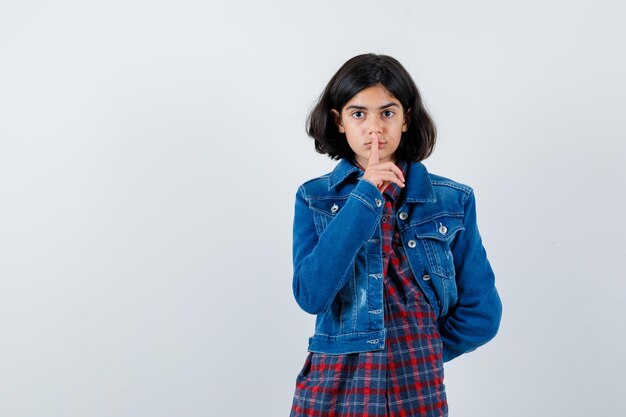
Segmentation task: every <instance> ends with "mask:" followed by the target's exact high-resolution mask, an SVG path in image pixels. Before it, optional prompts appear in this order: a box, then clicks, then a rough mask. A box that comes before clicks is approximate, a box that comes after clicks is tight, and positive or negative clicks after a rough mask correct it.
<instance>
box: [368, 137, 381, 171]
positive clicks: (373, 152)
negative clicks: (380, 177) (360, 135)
mask: <svg viewBox="0 0 626 417" xmlns="http://www.w3.org/2000/svg"><path fill="white" fill-rule="evenodd" d="M378 162H379V159H378V135H377V134H376V133H372V146H371V147H370V159H369V161H368V162H367V164H368V166H370V165H374V164H377V163H378Z"/></svg>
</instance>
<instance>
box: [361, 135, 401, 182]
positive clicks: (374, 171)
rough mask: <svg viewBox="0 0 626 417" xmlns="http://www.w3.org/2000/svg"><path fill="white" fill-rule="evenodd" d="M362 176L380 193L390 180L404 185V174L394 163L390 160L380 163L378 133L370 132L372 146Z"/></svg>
mask: <svg viewBox="0 0 626 417" xmlns="http://www.w3.org/2000/svg"><path fill="white" fill-rule="evenodd" d="M363 178H365V179H366V180H368V181H369V182H371V183H372V184H374V185H375V186H376V188H378V190H379V191H380V192H381V193H382V192H383V191H385V189H386V188H387V187H388V186H389V184H391V183H392V182H394V183H396V184H398V185H399V186H400V187H404V181H405V179H404V175H402V171H401V170H400V168H398V166H397V165H396V164H394V163H393V162H391V161H387V162H383V163H380V161H379V153H378V134H377V133H372V147H371V148H370V158H369V160H368V162H367V167H366V168H365V173H364V174H363Z"/></svg>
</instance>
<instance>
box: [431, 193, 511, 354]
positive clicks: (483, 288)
mask: <svg viewBox="0 0 626 417" xmlns="http://www.w3.org/2000/svg"><path fill="white" fill-rule="evenodd" d="M463 223H464V227H465V230H461V231H460V232H459V235H458V236H457V238H456V240H455V241H454V243H453V244H452V246H451V248H450V250H451V252H452V257H453V259H454V267H455V270H456V284H457V290H458V296H459V297H458V302H457V304H456V305H455V306H454V307H453V308H452V309H451V311H450V313H449V314H448V315H447V316H445V317H444V318H442V320H441V321H440V322H439V323H438V326H439V333H440V335H441V338H442V341H443V360H444V362H447V361H450V360H452V359H454V358H456V357H457V356H459V355H462V354H463V353H467V352H471V351H473V350H475V349H476V348H478V347H479V346H481V345H483V344H485V343H487V342H488V341H489V340H491V339H492V338H493V337H495V335H496V333H497V332H498V328H499V326H500V318H501V316H502V303H501V301H500V297H499V295H498V291H497V290H496V287H495V277H494V273H493V270H492V268H491V264H490V263H489V260H488V259H487V253H486V251H485V248H484V247H483V244H482V239H481V237H480V233H479V231H478V224H477V219H476V200H475V197H474V191H473V190H471V192H470V193H469V194H468V197H467V198H466V200H465V208H464V217H463Z"/></svg>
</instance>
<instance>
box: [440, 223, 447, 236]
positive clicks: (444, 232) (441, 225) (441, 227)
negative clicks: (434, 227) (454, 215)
mask: <svg viewBox="0 0 626 417" xmlns="http://www.w3.org/2000/svg"><path fill="white" fill-rule="evenodd" d="M447 231H448V228H447V227H446V226H444V225H443V224H441V223H439V233H441V234H442V235H445V234H446V232H447Z"/></svg>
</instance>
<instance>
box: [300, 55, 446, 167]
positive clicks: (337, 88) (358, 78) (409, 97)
mask: <svg viewBox="0 0 626 417" xmlns="http://www.w3.org/2000/svg"><path fill="white" fill-rule="evenodd" d="M377 84H382V85H383V86H385V88H386V89H387V90H389V92H390V93H391V94H393V96H394V97H395V98H396V99H397V100H398V101H399V102H400V104H402V107H403V109H404V111H405V112H406V111H409V114H408V116H407V117H408V121H409V125H408V130H407V131H406V132H403V133H402V138H401V139H400V145H399V146H398V150H397V151H396V159H398V160H400V159H402V160H405V161H415V162H419V161H421V160H424V159H426V158H428V156H429V155H430V154H431V153H432V151H433V148H434V146H435V141H436V136H437V129H436V127H435V124H434V123H433V121H432V119H431V117H430V116H429V114H428V113H427V112H426V109H425V108H424V105H423V103H422V98H421V96H420V93H419V90H418V89H417V86H416V85H415V82H414V81H413V79H412V78H411V76H410V75H409V73H408V72H407V71H406V70H405V69H404V67H403V66H402V65H401V64H400V63H399V62H398V61H397V60H396V59H394V58H392V57H390V56H387V55H376V54H363V55H357V56H355V57H354V58H351V59H349V60H348V61H347V62H346V63H345V64H343V65H342V67H341V68H339V71H337V73H336V74H335V75H333V77H332V78H331V79H330V81H329V82H328V85H327V86H326V88H325V89H324V91H323V92H322V94H321V95H320V98H319V100H318V102H317V104H316V105H315V107H314V108H313V110H312V111H311V112H310V113H309V115H308V117H307V120H306V132H307V134H308V135H309V136H310V137H312V138H313V139H314V140H315V150H316V151H317V152H319V153H321V154H328V156H329V157H330V158H331V159H340V158H352V157H353V155H354V152H353V151H352V149H350V146H349V145H348V141H347V139H346V135H345V134H344V133H340V132H339V130H338V129H337V125H336V124H335V118H334V117H333V115H332V114H331V109H336V110H337V111H339V112H341V109H342V108H343V106H345V105H346V103H347V102H348V101H350V100H351V99H352V97H354V96H355V95H357V94H358V93H359V92H360V91H361V90H363V89H365V88H367V87H371V86H373V85H377Z"/></svg>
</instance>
